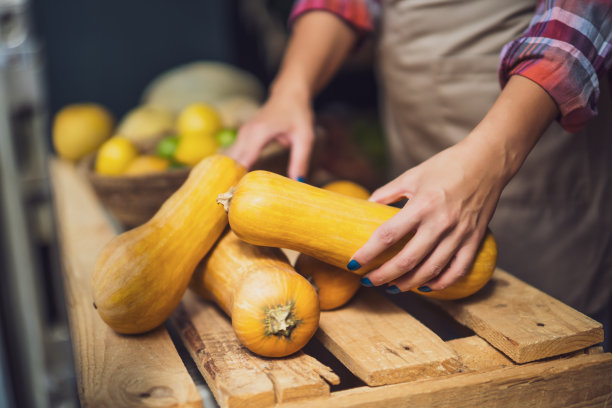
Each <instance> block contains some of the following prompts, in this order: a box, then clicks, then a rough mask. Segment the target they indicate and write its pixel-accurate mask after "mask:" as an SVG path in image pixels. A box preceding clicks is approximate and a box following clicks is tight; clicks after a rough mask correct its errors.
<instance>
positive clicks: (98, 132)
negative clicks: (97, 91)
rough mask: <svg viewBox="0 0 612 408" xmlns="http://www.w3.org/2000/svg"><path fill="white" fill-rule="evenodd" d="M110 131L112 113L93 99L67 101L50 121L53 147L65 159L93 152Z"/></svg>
mask: <svg viewBox="0 0 612 408" xmlns="http://www.w3.org/2000/svg"><path fill="white" fill-rule="evenodd" d="M112 132H113V117H112V115H111V114H110V112H109V111H108V110H106V108H104V107H103V106H100V105H97V104H95V103H82V104H74V105H68V106H66V107H64V108H62V109H61V110H60V111H59V112H58V113H57V114H56V115H55V119H54V121H53V147H54V148H55V151H56V152H57V154H58V155H59V156H60V157H62V158H64V159H68V160H79V159H81V158H82V157H84V156H86V155H87V154H89V153H92V152H94V151H95V150H96V149H97V148H98V147H99V146H100V145H101V144H102V143H103V142H104V141H105V140H106V139H108V138H109V137H111V135H112Z"/></svg>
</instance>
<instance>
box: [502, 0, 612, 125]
mask: <svg viewBox="0 0 612 408" xmlns="http://www.w3.org/2000/svg"><path fill="white" fill-rule="evenodd" d="M611 68H612V0H556V1H555V0H541V1H540V3H539V4H538V7H537V10H536V14H535V16H534V18H533V19H532V21H531V24H530V25H529V27H528V29H527V30H526V31H525V33H523V35H522V36H521V37H519V38H517V39H516V40H514V41H512V42H510V43H508V44H506V46H505V47H504V48H503V50H502V53H501V59H500V69H499V79H500V83H501V85H502V87H503V86H505V84H506V83H507V82H508V79H509V78H510V77H511V76H512V75H521V76H524V77H527V78H529V79H531V80H532V81H534V82H536V83H537V84H539V85H540V86H541V87H542V88H543V89H544V90H546V92H548V94H549V95H550V96H551V97H552V98H553V100H554V101H555V103H556V104H557V106H558V107H559V110H560V112H561V116H560V118H559V121H560V123H561V125H562V126H563V127H564V128H565V129H566V130H568V131H570V132H576V131H578V130H580V129H581V128H582V127H584V125H585V124H586V123H587V122H588V121H589V119H591V118H592V117H594V116H595V115H597V101H598V99H599V91H600V82H599V78H601V77H602V76H605V75H608V74H609V73H610V70H611ZM607 114H609V112H607Z"/></svg>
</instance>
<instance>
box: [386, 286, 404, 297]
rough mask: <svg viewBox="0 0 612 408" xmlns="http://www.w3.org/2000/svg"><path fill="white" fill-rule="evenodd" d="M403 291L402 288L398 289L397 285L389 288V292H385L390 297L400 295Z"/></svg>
mask: <svg viewBox="0 0 612 408" xmlns="http://www.w3.org/2000/svg"><path fill="white" fill-rule="evenodd" d="M401 291H402V290H401V289H400V288H398V287H397V286H395V285H391V286H389V287H388V288H387V290H385V292H387V293H388V294H390V295H397V294H398V293H400V292H401Z"/></svg>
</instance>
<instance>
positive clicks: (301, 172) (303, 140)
mask: <svg viewBox="0 0 612 408" xmlns="http://www.w3.org/2000/svg"><path fill="white" fill-rule="evenodd" d="M313 140H314V138H313V135H312V131H307V132H306V133H304V134H302V135H296V136H294V138H293V143H292V144H291V154H290V156H289V167H288V168H287V175H288V176H289V178H292V179H294V180H298V179H302V180H303V179H304V177H305V176H306V174H307V173H308V165H309V163H310V154H311V153H312V144H313Z"/></svg>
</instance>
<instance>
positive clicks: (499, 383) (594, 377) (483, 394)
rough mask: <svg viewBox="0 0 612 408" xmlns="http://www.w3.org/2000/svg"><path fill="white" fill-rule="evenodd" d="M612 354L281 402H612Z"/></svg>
mask: <svg viewBox="0 0 612 408" xmlns="http://www.w3.org/2000/svg"><path fill="white" fill-rule="evenodd" d="M611 372H612V355H611V354H610V353H601V354H594V355H586V354H581V355H576V356H574V357H571V358H567V359H558V360H551V361H544V362H535V363H530V364H525V365H516V366H512V367H507V368H500V369H498V370H492V371H486V372H482V373H481V372H473V373H461V374H454V375H449V376H447V377H440V378H432V379H426V380H419V381H413V382H409V383H402V384H394V385H386V386H382V387H358V388H353V389H350V390H346V391H338V392H334V393H332V394H331V395H330V396H329V397H325V398H316V399H312V400H309V401H305V402H301V403H289V404H281V405H279V406H278V408H298V407H299V408H319V407H334V408H348V407H359V408H379V407H385V408H400V407H411V408H412V407H415V408H426V407H427V408H428V407H436V408H473V407H487V408H496V407H498V408H524V407H547V408H553V407H559V408H588V407H606V406H610V404H611V403H612V376H611V375H610V373H611Z"/></svg>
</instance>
